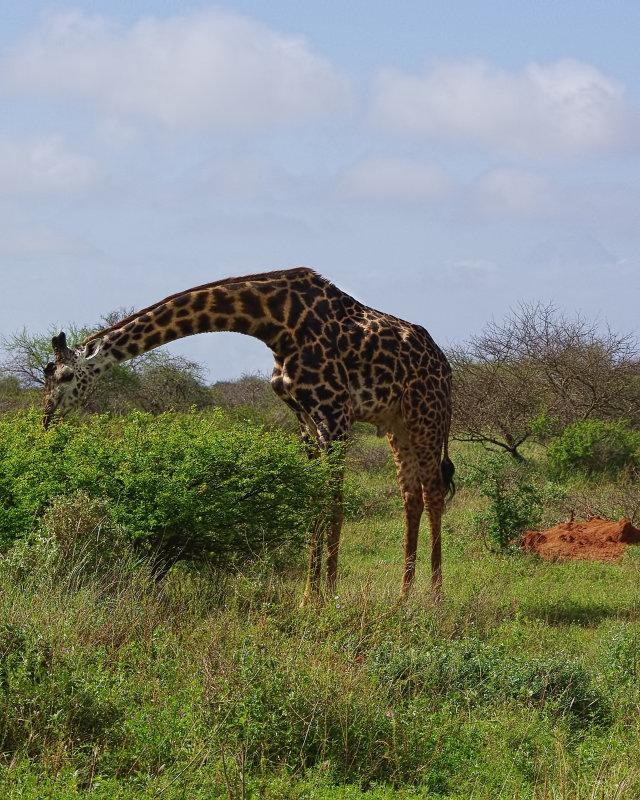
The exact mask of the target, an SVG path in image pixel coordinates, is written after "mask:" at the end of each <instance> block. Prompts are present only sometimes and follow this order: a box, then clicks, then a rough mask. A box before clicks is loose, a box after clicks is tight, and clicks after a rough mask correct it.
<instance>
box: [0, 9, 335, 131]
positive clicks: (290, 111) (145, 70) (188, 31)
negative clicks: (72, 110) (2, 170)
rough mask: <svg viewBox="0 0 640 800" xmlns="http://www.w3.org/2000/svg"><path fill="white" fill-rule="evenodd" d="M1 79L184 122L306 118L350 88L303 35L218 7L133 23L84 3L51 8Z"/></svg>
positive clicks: (109, 110) (266, 122)
mask: <svg viewBox="0 0 640 800" xmlns="http://www.w3.org/2000/svg"><path fill="white" fill-rule="evenodd" d="M0 83H1V84H2V85H3V86H4V88H5V90H11V91H14V92H20V93H22V92H26V91H31V92H35V93H40V94H45V95H52V96H59V97H68V98H72V99H78V100H81V101H88V102H90V103H92V104H95V105H96V106H98V107H100V108H101V109H102V110H103V111H104V112H105V113H106V114H108V115H111V116H113V115H115V116H119V117H124V118H132V119H138V120H141V119H142V120H149V121H151V122H153V123H156V124H157V123H160V124H162V125H164V126H167V127H169V128H176V129H187V130H207V129H210V128H214V127H217V126H232V127H233V126H248V127H252V126H279V125H289V124H298V123H305V122H309V121H312V120H314V119H317V118H319V117H321V116H322V115H324V114H327V113H329V112H331V111H333V110H335V109H338V108H343V107H344V104H345V103H346V102H347V101H348V95H349V88H348V84H347V81H346V79H345V78H344V77H343V76H342V75H340V74H339V73H338V72H337V70H336V69H334V67H333V66H332V65H331V64H330V63H329V62H328V61H326V60H324V59H322V58H320V57H318V56H316V55H314V54H313V53H312V52H311V51H310V49H309V47H308V45H307V43H306V41H305V40H304V39H303V38H302V37H297V36H288V35H284V34H282V33H279V32H277V31H274V30H271V29H270V28H268V27H266V26H264V25H262V24H260V23H258V22H255V21H252V20H250V19H248V18H245V17H241V16H238V15H235V14H232V13H228V12H224V11H221V10H208V11H203V12H201V13H192V14H185V15H183V16H179V17H172V18H169V19H163V20H160V19H154V18H147V19H142V20H140V21H139V22H137V23H136V24H135V25H133V26H132V27H130V28H127V29H121V28H118V27H116V26H115V25H113V24H112V23H110V22H109V21H108V20H106V19H105V18H103V17H96V16H88V15H86V14H84V13H82V12H80V11H70V12H65V13H54V14H49V15H47V16H45V17H43V19H42V21H41V23H40V25H39V27H38V28H37V29H35V30H34V31H33V32H32V33H31V34H30V35H28V36H27V37H25V38H24V39H23V40H22V41H20V42H19V43H17V44H16V45H15V46H14V47H13V48H12V49H10V50H9V51H8V52H7V54H6V55H5V58H4V60H3V63H2V64H1V65H0Z"/></svg>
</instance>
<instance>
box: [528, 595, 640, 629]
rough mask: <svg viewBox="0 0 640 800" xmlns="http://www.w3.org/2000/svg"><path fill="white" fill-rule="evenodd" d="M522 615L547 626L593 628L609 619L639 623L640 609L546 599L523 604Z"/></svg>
mask: <svg viewBox="0 0 640 800" xmlns="http://www.w3.org/2000/svg"><path fill="white" fill-rule="evenodd" d="M520 609H521V611H522V613H523V614H524V615H525V616H526V617H529V618H534V619H539V620H541V621H543V622H545V623H546V624H547V625H580V626H581V627H584V628H593V627H596V626H598V625H599V624H600V623H601V622H603V621H604V620H607V619H621V620H626V621H637V620H639V619H640V609H638V608H628V607H625V606H620V605H615V604H613V603H612V604H611V605H609V604H605V603H599V602H590V601H585V602H580V601H576V600H573V599H567V600H559V601H556V602H549V600H546V601H545V599H544V598H541V599H540V602H539V603H538V602H523V603H522V604H521V605H520Z"/></svg>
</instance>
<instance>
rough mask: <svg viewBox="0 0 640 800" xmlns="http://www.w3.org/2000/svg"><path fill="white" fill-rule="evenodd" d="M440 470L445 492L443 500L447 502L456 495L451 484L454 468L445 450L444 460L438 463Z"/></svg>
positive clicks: (453, 485)
mask: <svg viewBox="0 0 640 800" xmlns="http://www.w3.org/2000/svg"><path fill="white" fill-rule="evenodd" d="M440 470H441V472H442V481H443V483H444V488H445V490H446V494H445V498H446V499H447V500H451V499H452V498H453V496H454V494H455V493H456V485H455V483H454V482H453V473H454V472H455V471H456V468H455V467H454V466H453V461H452V460H451V459H450V458H449V455H448V453H447V451H446V450H445V453H444V458H443V459H442V461H441V462H440Z"/></svg>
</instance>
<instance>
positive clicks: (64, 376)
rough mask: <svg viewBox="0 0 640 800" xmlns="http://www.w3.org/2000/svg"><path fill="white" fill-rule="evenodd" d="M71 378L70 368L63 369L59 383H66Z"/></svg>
mask: <svg viewBox="0 0 640 800" xmlns="http://www.w3.org/2000/svg"><path fill="white" fill-rule="evenodd" d="M72 378H73V372H72V370H68V371H67V370H65V371H64V372H63V373H62V375H61V376H60V383H68V382H69V381H70V380H71V379H72Z"/></svg>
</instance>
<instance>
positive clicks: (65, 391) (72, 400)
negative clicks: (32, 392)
mask: <svg viewBox="0 0 640 800" xmlns="http://www.w3.org/2000/svg"><path fill="white" fill-rule="evenodd" d="M51 344H52V345H53V361H50V362H49V363H48V364H47V366H46V367H45V368H44V403H43V417H42V424H43V425H44V427H45V428H48V427H49V423H50V422H51V419H52V418H53V415H54V414H55V413H56V411H58V412H59V413H60V414H61V415H62V416H64V415H65V414H66V413H67V412H68V411H70V410H71V409H72V408H75V407H77V406H78V405H79V404H80V403H81V401H82V400H83V399H84V398H85V397H86V395H87V394H88V392H89V389H90V388H91V385H92V383H93V381H94V380H95V379H96V378H97V377H98V375H99V374H100V373H101V372H102V366H101V365H100V363H99V361H100V359H99V354H100V351H101V347H102V340H101V339H92V340H91V341H90V342H87V343H86V344H78V345H76V346H75V347H71V348H70V347H68V346H67V338H66V336H65V335H64V333H59V334H58V335H57V336H54V337H53V339H52V340H51Z"/></svg>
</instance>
